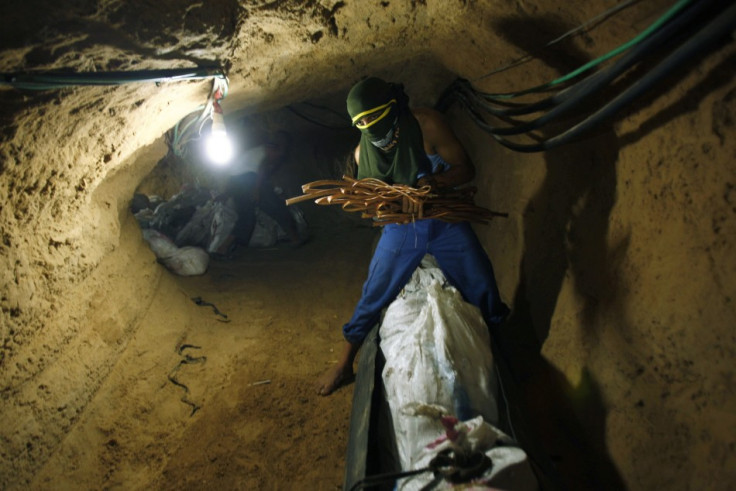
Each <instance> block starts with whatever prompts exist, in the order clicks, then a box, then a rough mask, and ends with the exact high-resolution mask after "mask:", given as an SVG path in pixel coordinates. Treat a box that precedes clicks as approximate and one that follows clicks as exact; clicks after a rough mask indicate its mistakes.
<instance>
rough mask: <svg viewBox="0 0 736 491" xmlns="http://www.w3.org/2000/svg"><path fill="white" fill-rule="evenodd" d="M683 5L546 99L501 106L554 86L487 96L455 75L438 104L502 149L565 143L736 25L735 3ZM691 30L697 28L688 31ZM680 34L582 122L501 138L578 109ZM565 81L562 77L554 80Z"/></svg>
mask: <svg viewBox="0 0 736 491" xmlns="http://www.w3.org/2000/svg"><path fill="white" fill-rule="evenodd" d="M680 3H681V4H682V2H680ZM687 3H692V5H687ZM678 5H679V4H678ZM685 5H686V8H681V9H680V10H678V12H677V14H676V15H674V16H673V17H672V18H670V19H668V20H667V21H666V22H664V23H663V24H662V25H660V26H658V28H657V29H655V30H653V32H652V33H650V34H649V35H648V36H647V37H646V38H644V39H643V40H642V41H641V42H639V43H638V44H636V45H635V46H634V47H632V49H630V50H629V51H628V52H627V53H626V54H625V55H623V56H622V57H621V58H620V59H618V60H617V61H616V62H615V63H614V64H612V65H611V66H609V67H608V68H606V69H604V70H601V71H598V72H596V73H593V74H592V75H589V76H587V77H585V78H583V79H582V80H580V81H578V82H575V83H574V84H572V85H570V86H568V87H566V88H564V89H562V90H560V91H559V92H557V93H556V94H554V95H552V96H550V97H547V98H545V99H542V100H539V101H537V102H532V103H529V104H512V105H510V104H508V103H507V104H506V105H505V106H501V105H499V101H505V100H507V99H510V98H513V97H515V96H516V95H522V94H528V93H532V92H542V91H545V90H549V88H550V87H551V86H552V85H554V84H553V83H549V84H544V85H541V86H539V87H535V88H533V89H529V90H525V91H520V92H517V93H516V94H488V93H484V92H482V91H479V90H476V89H475V88H473V86H472V85H471V83H470V82H469V81H467V80H463V79H458V80H456V81H455V82H454V83H453V84H452V85H451V86H450V87H448V89H447V90H446V91H445V93H444V95H443V97H442V98H441V99H440V103H439V104H438V106H440V107H446V106H447V104H448V103H449V102H450V101H452V100H458V101H460V102H461V103H462V104H463V106H464V107H465V108H466V109H467V110H468V112H469V114H470V116H471V118H472V119H473V120H474V121H475V123H476V124H478V126H479V127H481V128H482V129H483V130H485V131H487V132H488V133H490V134H491V135H492V136H493V138H494V139H496V141H498V142H499V143H501V144H502V145H504V146H505V147H507V148H510V149H511V150H515V151H518V152H540V151H545V150H549V149H552V148H555V147H558V146H560V145H563V144H566V143H569V142H571V141H573V140H576V139H578V138H580V137H581V136H582V135H584V134H585V133H587V132H588V131H590V130H591V129H592V128H594V127H595V126H597V125H598V124H600V123H601V122H603V121H604V120H606V119H608V118H609V117H611V116H613V115H614V114H616V113H617V112H618V111H619V110H620V109H622V108H623V107H625V106H626V105H627V104H629V103H630V102H632V101H633V100H634V99H636V98H638V97H640V96H641V95H643V94H644V93H645V92H647V91H648V90H650V89H651V88H652V87H653V86H654V85H656V84H657V83H659V82H660V81H661V80H662V79H664V78H665V77H667V76H668V75H670V74H671V73H672V72H673V71H675V70H676V69H677V68H680V67H682V66H683V65H686V64H687V62H688V61H690V60H692V59H694V57H695V56H697V55H699V54H701V53H703V52H704V51H705V50H707V49H709V48H710V47H711V46H712V45H714V44H716V43H717V42H718V41H720V40H721V39H722V38H724V37H726V36H728V35H729V34H730V33H731V32H732V31H733V30H734V28H736V5H734V4H732V5H731V6H729V7H728V8H725V9H724V8H723V7H724V5H721V2H719V1H718V0H695V1H694V2H686V3H685ZM676 7H678V6H676ZM678 8H679V7H678ZM696 29H697V30H696ZM694 30H696V31H695V32H694V33H692V32H693V31H694ZM684 32H690V33H691V34H690V35H689V37H687V39H686V40H685V41H684V42H682V44H680V46H679V47H677V48H675V49H674V50H672V52H671V53H670V54H668V55H667V56H666V57H665V58H664V59H663V60H662V61H660V62H659V63H658V64H657V65H656V66H655V67H654V68H652V69H651V70H649V71H648V72H647V73H645V74H644V75H642V76H641V77H640V78H638V80H635V81H634V82H633V83H632V84H631V85H630V86H629V87H627V88H625V89H624V90H623V91H621V92H620V93H619V94H618V95H617V96H615V97H614V98H613V99H612V100H611V101H609V102H608V103H606V104H604V105H603V106H602V107H600V108H599V109H598V110H597V111H595V112H593V113H592V114H590V115H588V116H587V117H585V118H584V119H583V120H582V121H581V122H579V123H577V124H575V125H574V126H572V127H570V128H568V129H567V130H565V131H563V132H562V133H560V134H558V135H556V136H553V137H550V138H547V139H544V140H542V141H538V142H537V143H533V144H521V143H516V142H512V141H510V140H508V139H506V138H504V136H508V135H518V134H522V133H529V132H531V131H534V130H537V129H540V128H542V127H543V126H545V125H547V124H548V123H550V122H552V121H554V120H557V119H559V118H560V117H561V116H563V115H567V114H569V113H571V112H572V111H573V110H575V109H579V108H580V106H581V104H582V103H583V102H585V101H586V100H588V99H589V98H590V97H591V96H592V95H594V94H596V93H598V92H600V91H602V90H603V89H607V88H609V87H610V85H611V83H612V82H613V81H614V80H616V79H617V78H619V77H620V76H621V75H622V74H624V73H625V72H626V71H628V70H629V69H631V68H632V67H634V66H636V65H638V64H641V62H642V61H643V60H645V59H646V57H648V56H650V55H651V54H652V53H653V52H655V51H657V50H661V49H663V48H665V47H668V46H671V45H673V44H675V42H676V41H677V40H678V39H679V38H681V37H682V35H683V33H684ZM564 79H565V78H564V77H563V78H562V79H558V80H564ZM491 101H493V102H491ZM544 110H548V111H547V112H546V113H544V114H543V115H541V116H539V117H537V118H536V119H533V120H531V121H524V122H516V121H514V120H513V119H512V118H511V117H512V116H518V115H524V114H532V113H537V112H541V111H544ZM481 111H483V112H485V113H487V114H490V115H491V116H495V117H496V118H500V119H502V120H504V121H507V122H510V124H511V126H502V127H498V126H494V125H491V124H489V123H488V122H487V121H486V120H485V118H484V116H483V114H482V113H481Z"/></svg>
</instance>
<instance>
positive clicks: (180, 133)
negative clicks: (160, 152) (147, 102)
mask: <svg viewBox="0 0 736 491" xmlns="http://www.w3.org/2000/svg"><path fill="white" fill-rule="evenodd" d="M227 93H228V80H227V77H224V76H223V77H222V78H219V77H217V78H215V79H214V80H213V83H212V90H211V91H210V95H209V96H208V98H207V102H206V103H205V104H204V105H202V106H199V107H198V108H197V109H196V110H194V111H193V112H191V113H189V114H187V115H186V116H185V117H184V118H182V119H181V120H180V121H179V122H178V123H176V125H174V128H172V129H171V130H169V132H168V133H167V139H168V143H169V146H170V147H171V149H172V151H173V152H174V154H175V155H177V156H179V157H183V156H184V155H185V153H186V151H185V149H186V145H187V144H188V143H189V142H190V141H192V140H195V139H197V137H199V135H200V134H201V132H202V129H203V128H204V125H205V123H207V121H210V120H211V119H212V115H213V113H214V111H215V104H219V101H220V100H222V99H224V98H225V97H226V96H227ZM197 113H199V114H198V115H197ZM195 115H197V116H196V117H194V116H195ZM184 121H186V123H183V122H184ZM180 126H183V127H182V128H181V130H180Z"/></svg>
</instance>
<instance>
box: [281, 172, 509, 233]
mask: <svg viewBox="0 0 736 491" xmlns="http://www.w3.org/2000/svg"><path fill="white" fill-rule="evenodd" d="M476 190H477V189H476V188H475V187H466V188H461V189H452V190H441V191H434V190H433V189H432V188H431V187H430V186H423V187H421V188H413V187H411V186H407V185H404V184H393V185H391V184H386V183H385V182H383V181H381V180H379V179H372V178H368V179H360V180H357V179H353V178H351V177H347V176H343V178H342V180H321V181H314V182H310V183H307V184H304V185H303V186H302V192H303V193H304V194H303V195H301V196H296V197H294V198H289V199H287V200H286V205H287V206H288V205H293V204H295V203H299V202H301V201H307V200H314V202H315V203H316V204H318V205H340V206H341V207H342V209H343V210H345V211H348V212H360V213H361V217H362V218H371V219H373V225H374V226H382V225H387V224H391V223H402V224H403V223H411V222H413V221H415V220H422V219H437V220H444V221H446V222H481V223H487V222H488V221H489V220H491V219H492V218H493V217H507V216H508V213H499V212H496V211H491V210H488V209H486V208H482V207H480V206H476V205H475V204H473V196H474V195H475V192H476Z"/></svg>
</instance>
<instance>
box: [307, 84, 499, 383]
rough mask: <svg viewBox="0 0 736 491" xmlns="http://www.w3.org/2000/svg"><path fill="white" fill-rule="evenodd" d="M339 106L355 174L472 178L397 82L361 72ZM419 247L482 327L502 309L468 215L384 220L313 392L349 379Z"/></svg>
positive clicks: (442, 184)
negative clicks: (355, 134)
mask: <svg viewBox="0 0 736 491" xmlns="http://www.w3.org/2000/svg"><path fill="white" fill-rule="evenodd" d="M347 108H348V113H349V114H350V117H351V118H352V120H353V124H354V125H355V126H356V127H357V128H358V129H359V130H360V131H361V138H360V144H359V145H358V147H357V148H356V149H355V160H356V163H357V164H358V179H364V178H368V177H372V178H377V179H381V180H382V181H384V182H387V183H388V184H405V185H409V186H420V187H421V186H424V185H429V186H432V187H433V188H434V189H441V188H453V187H456V186H459V185H461V184H465V183H467V182H468V181H470V180H471V179H473V177H474V175H475V169H474V167H473V164H472V162H471V161H470V158H469V157H468V155H467V153H466V152H465V149H464V148H463V146H462V144H461V143H460V141H459V140H458V139H457V137H456V136H455V134H454V133H453V131H452V129H451V128H450V127H449V126H448V125H447V123H446V122H445V121H444V119H443V118H442V115H441V114H440V113H439V112H437V111H435V110H432V109H409V99H408V97H407V96H406V94H405V93H404V91H403V87H402V86H400V85H395V84H390V83H387V82H385V81H383V80H381V79H378V78H375V77H370V78H367V79H364V80H362V81H360V82H358V83H357V84H356V85H355V86H353V88H352V89H351V90H350V93H349V94H348V98H347ZM425 254H431V255H433V256H434V257H435V259H436V260H437V263H438V264H439V266H440V268H441V269H442V271H443V273H444V274H445V276H446V277H447V279H448V281H449V282H450V283H451V284H452V285H453V286H455V287H456V288H457V289H458V290H459V291H460V293H461V294H462V295H463V297H464V298H465V299H466V300H467V301H468V302H470V303H472V304H474V305H476V306H478V307H479V308H480V310H481V313H482V314H483V318H484V319H485V321H486V323H487V324H488V325H489V327H493V326H496V325H498V324H499V323H501V322H502V321H503V320H504V318H505V317H506V316H507V315H508V313H509V309H508V307H507V306H506V305H505V304H504V303H503V302H502V301H501V298H500V295H499V292H498V287H497V285H496V280H495V277H494V274H493V267H492V266H491V262H490V260H489V259H488V256H487V255H486V253H485V251H484V250H483V247H482V246H481V244H480V242H479V241H478V238H477V237H476V235H475V233H474V232H473V229H472V228H471V227H470V224H469V223H467V222H463V223H449V222H443V221H441V220H434V219H431V220H417V221H415V222H413V223H409V224H390V225H385V226H384V227H383V230H382V232H381V238H380V240H379V242H378V244H377V246H376V251H375V253H374V255H373V259H372V260H371V264H370V268H369V273H368V279H367V280H366V282H365V284H364V285H363V293H362V296H361V298H360V300H359V301H358V305H357V306H356V308H355V311H354V313H353V316H352V318H351V319H350V321H348V323H347V324H345V325H344V326H343V335H344V337H345V345H344V347H343V349H342V352H341V355H340V359H339V361H338V364H337V366H336V367H335V368H333V369H332V370H330V371H329V372H327V373H326V374H324V375H323V376H322V378H321V379H320V380H319V382H318V384H317V391H318V393H319V394H321V395H328V394H330V393H332V392H333V391H334V390H335V389H337V388H338V387H340V386H341V385H343V384H345V383H347V382H349V381H350V380H352V378H353V362H354V360H355V356H356V355H357V353H358V350H359V349H360V346H361V344H362V342H363V340H364V339H365V337H366V336H367V334H368V332H369V331H370V330H371V328H372V327H373V326H374V325H375V324H376V323H377V322H378V321H379V319H380V315H381V311H382V309H383V308H384V307H386V306H387V305H388V304H389V303H391V301H393V300H394V299H395V298H396V296H397V295H398V293H399V292H400V291H401V289H402V288H403V287H404V285H405V284H406V282H407V281H408V280H409V278H410V277H411V275H412V273H413V272H414V270H415V269H416V267H417V266H418V265H419V263H420V262H421V260H422V258H423V257H424V255H425Z"/></svg>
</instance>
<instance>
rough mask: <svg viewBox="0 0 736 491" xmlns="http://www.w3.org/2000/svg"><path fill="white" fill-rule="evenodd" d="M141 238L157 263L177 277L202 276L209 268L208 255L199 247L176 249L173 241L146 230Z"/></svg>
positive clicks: (148, 229)
mask: <svg viewBox="0 0 736 491" xmlns="http://www.w3.org/2000/svg"><path fill="white" fill-rule="evenodd" d="M143 238H144V239H145V240H146V242H148V245H149V246H150V247H151V250H152V251H153V253H154V254H155V255H156V258H157V259H158V261H159V262H160V263H161V264H163V265H164V266H166V268H167V269H168V270H169V271H171V272H172V273H175V274H178V275H179V276H196V275H200V274H204V273H205V271H207V266H209V262H210V255H209V254H207V251H205V250H204V249H201V248H199V247H192V246H186V247H181V248H179V247H176V244H174V241H172V240H171V239H169V238H168V237H167V236H165V235H164V234H162V233H161V232H159V231H157V230H154V229H151V228H147V229H144V230H143Z"/></svg>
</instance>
